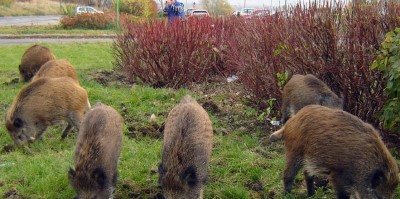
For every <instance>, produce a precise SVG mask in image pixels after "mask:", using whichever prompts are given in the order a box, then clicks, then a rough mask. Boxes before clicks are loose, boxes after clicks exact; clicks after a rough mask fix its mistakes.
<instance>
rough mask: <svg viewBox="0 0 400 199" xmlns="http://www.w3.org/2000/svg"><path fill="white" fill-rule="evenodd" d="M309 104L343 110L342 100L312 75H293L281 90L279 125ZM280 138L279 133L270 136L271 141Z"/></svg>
mask: <svg viewBox="0 0 400 199" xmlns="http://www.w3.org/2000/svg"><path fill="white" fill-rule="evenodd" d="M311 104H318V105H321V106H326V107H330V108H338V109H343V100H342V99H341V98H340V97H338V96H337V95H336V94H335V93H334V92H332V91H331V89H329V87H328V86H327V85H326V84H325V83H324V82H322V81H321V80H319V79H318V78H316V77H315V76H314V75H311V74H308V75H293V77H292V78H291V79H290V80H289V81H288V82H287V84H286V85H285V87H284V88H283V94H282V108H281V114H282V119H281V123H282V124H284V123H285V122H286V121H287V120H288V119H289V118H290V117H291V116H293V115H294V114H296V113H297V112H298V111H299V110H300V109H302V108H303V107H305V106H307V105H311ZM281 138H282V135H281V134H280V133H279V132H277V133H274V134H272V135H271V136H270V140H271V141H276V140H278V139H281Z"/></svg>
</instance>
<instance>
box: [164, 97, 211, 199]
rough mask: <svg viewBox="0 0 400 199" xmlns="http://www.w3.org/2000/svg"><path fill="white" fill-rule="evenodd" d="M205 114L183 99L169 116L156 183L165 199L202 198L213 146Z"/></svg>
mask: <svg viewBox="0 0 400 199" xmlns="http://www.w3.org/2000/svg"><path fill="white" fill-rule="evenodd" d="M212 140H213V129H212V123H211V120H210V118H209V116H208V114H207V112H206V111H205V110H204V109H203V107H201V106H200V105H199V104H198V103H197V102H196V101H195V100H194V99H193V98H192V97H190V96H185V97H184V98H183V99H182V100H181V102H180V103H179V104H178V105H177V106H175V107H174V108H173V109H172V110H171V111H170V113H169V114H168V117H167V120H166V123H165V129H164V146H163V152H162V161H161V164H160V165H159V184H160V185H161V187H162V189H163V190H164V196H165V197H166V198H167V199H172V198H173V199H197V198H202V195H203V186H204V184H205V183H206V181H207V176H208V163H209V161H210V157H211V150H212V145H213V143H212V142H213V141H212Z"/></svg>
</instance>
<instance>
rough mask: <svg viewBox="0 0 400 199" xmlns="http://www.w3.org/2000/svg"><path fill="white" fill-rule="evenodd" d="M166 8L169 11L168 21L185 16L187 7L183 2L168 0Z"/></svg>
mask: <svg viewBox="0 0 400 199" xmlns="http://www.w3.org/2000/svg"><path fill="white" fill-rule="evenodd" d="M164 9H165V10H166V11H167V16H168V21H172V20H173V19H184V18H185V8H184V5H183V3H181V2H178V1H176V0H167V2H165V8H164Z"/></svg>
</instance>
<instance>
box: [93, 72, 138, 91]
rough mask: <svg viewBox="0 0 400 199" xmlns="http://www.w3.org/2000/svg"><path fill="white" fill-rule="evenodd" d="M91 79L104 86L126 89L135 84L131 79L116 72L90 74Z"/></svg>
mask: <svg viewBox="0 0 400 199" xmlns="http://www.w3.org/2000/svg"><path fill="white" fill-rule="evenodd" d="M89 79H91V80H94V81H96V82H98V83H99V84H101V85H104V86H119V87H126V86H132V85H133V84H134V82H133V81H131V80H130V79H129V78H127V77H126V76H124V75H123V74H121V73H118V72H116V71H105V70H99V71H93V72H91V73H89Z"/></svg>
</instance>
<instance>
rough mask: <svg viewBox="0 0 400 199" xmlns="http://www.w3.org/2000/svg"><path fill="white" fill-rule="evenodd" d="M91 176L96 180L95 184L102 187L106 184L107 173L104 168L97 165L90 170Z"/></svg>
mask: <svg viewBox="0 0 400 199" xmlns="http://www.w3.org/2000/svg"><path fill="white" fill-rule="evenodd" d="M92 178H93V179H94V180H95V181H96V182H97V184H98V185H99V186H100V187H101V188H102V189H103V188H105V187H106V186H107V175H106V173H105V172H104V170H103V169H102V168H100V167H97V168H96V169H95V170H94V171H93V172H92Z"/></svg>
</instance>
